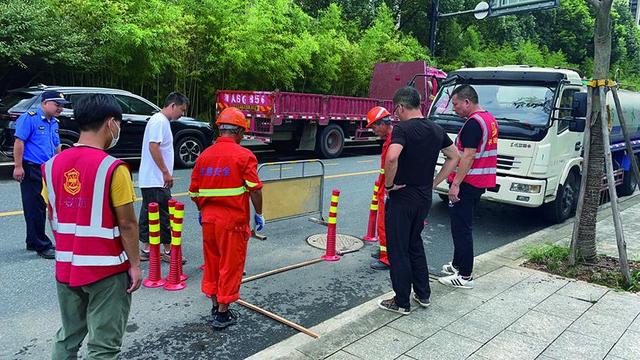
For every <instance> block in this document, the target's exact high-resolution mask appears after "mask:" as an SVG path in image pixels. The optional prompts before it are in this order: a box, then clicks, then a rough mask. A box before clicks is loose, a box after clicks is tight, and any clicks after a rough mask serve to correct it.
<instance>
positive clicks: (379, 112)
mask: <svg viewBox="0 0 640 360" xmlns="http://www.w3.org/2000/svg"><path fill="white" fill-rule="evenodd" d="M390 116H391V114H390V113H389V111H388V110H387V109H385V108H383V107H382V106H376V107H374V108H372V109H371V110H369V112H368V113H367V128H370V129H372V130H373V132H374V133H376V135H378V136H379V137H380V138H381V139H384V144H383V145H382V155H381V163H380V164H381V165H380V176H379V178H378V181H379V182H378V183H379V184H380V186H379V187H378V194H377V198H378V220H377V231H378V240H379V241H380V247H379V248H378V249H376V250H375V251H374V252H373V253H371V257H373V258H374V259H376V261H374V262H373V263H372V264H371V268H372V269H374V270H389V257H388V256H387V235H386V232H385V229H384V196H385V190H384V162H385V160H386V158H387V150H388V149H389V144H391V132H392V131H393V125H391V118H390Z"/></svg>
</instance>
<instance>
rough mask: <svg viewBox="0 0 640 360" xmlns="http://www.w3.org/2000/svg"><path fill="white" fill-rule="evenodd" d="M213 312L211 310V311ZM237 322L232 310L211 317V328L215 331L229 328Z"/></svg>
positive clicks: (235, 313)
mask: <svg viewBox="0 0 640 360" xmlns="http://www.w3.org/2000/svg"><path fill="white" fill-rule="evenodd" d="M212 310H213V309H212ZM237 322H238V313H237V312H236V311H234V310H231V309H229V310H227V311H225V312H219V311H217V312H216V315H215V316H214V317H213V324H212V325H213V327H214V328H216V329H224V328H226V327H227V326H231V325H233V324H235V323H237Z"/></svg>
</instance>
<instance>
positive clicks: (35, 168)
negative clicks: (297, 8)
mask: <svg viewBox="0 0 640 360" xmlns="http://www.w3.org/2000/svg"><path fill="white" fill-rule="evenodd" d="M23 167H24V179H23V180H22V182H21V183H20V194H21V195H22V210H23V211H24V221H25V223H26V225H27V238H26V243H27V247H28V248H31V249H34V250H36V251H38V252H40V251H45V250H47V249H51V248H53V244H52V243H51V239H49V237H48V236H47V234H46V233H45V231H44V230H45V224H46V220H47V204H46V203H45V202H44V199H43V198H42V170H41V169H40V165H39V164H34V163H31V162H27V161H25V162H24V164H23Z"/></svg>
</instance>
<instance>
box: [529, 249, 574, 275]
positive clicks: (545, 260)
mask: <svg viewBox="0 0 640 360" xmlns="http://www.w3.org/2000/svg"><path fill="white" fill-rule="evenodd" d="M524 254H525V256H527V257H528V258H529V260H530V261H532V262H534V263H536V264H546V265H547V268H548V269H549V271H555V270H557V269H558V268H559V267H560V264H561V263H563V262H566V261H567V259H568V258H569V248H568V247H565V246H560V245H556V244H544V245H535V246H529V247H527V248H526V249H525V251H524Z"/></svg>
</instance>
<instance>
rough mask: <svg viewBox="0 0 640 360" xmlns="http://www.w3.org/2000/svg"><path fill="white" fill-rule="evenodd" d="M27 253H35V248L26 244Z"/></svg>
mask: <svg viewBox="0 0 640 360" xmlns="http://www.w3.org/2000/svg"><path fill="white" fill-rule="evenodd" d="M27 251H36V248H35V247H34V246H32V245H28V244H27Z"/></svg>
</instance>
